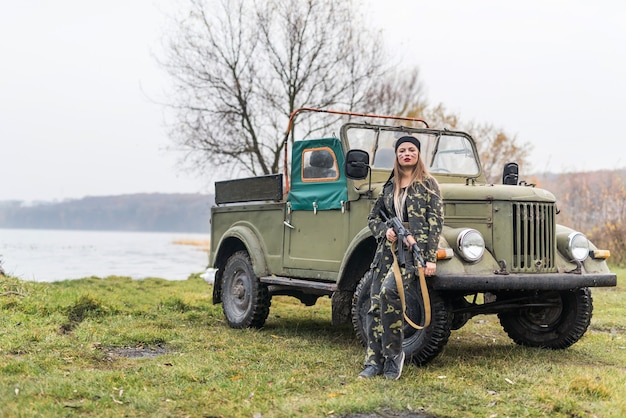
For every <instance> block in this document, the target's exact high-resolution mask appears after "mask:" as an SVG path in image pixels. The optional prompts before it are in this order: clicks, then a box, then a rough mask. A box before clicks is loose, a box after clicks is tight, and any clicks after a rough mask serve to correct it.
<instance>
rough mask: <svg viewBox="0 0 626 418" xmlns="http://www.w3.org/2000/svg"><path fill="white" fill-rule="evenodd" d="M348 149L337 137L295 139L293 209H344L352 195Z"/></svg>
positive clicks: (292, 173) (291, 193)
mask: <svg viewBox="0 0 626 418" xmlns="http://www.w3.org/2000/svg"><path fill="white" fill-rule="evenodd" d="M343 165H344V153H343V147H342V146H341V141H340V140H339V139H337V138H323V139H308V140H303V141H295V142H294V143H293V148H292V158H291V189H290V191H289V195H288V196H287V201H288V202H290V204H291V209H292V210H315V209H317V210H329V209H341V206H342V205H341V204H342V202H344V203H345V202H346V201H347V199H348V191H347V185H346V176H345V173H344V167H343Z"/></svg>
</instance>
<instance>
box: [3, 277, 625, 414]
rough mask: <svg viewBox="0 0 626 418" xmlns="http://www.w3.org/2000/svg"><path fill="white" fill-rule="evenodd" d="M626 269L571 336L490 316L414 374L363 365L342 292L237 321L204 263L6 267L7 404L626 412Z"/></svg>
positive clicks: (169, 410)
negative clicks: (35, 276) (102, 274)
mask: <svg viewBox="0 0 626 418" xmlns="http://www.w3.org/2000/svg"><path fill="white" fill-rule="evenodd" d="M616 271H617V273H618V287H617V288H603V289H593V290H592V294H593V298H594V315H593V319H592V322H591V326H590V328H589V330H588V331H587V333H586V334H585V336H584V337H583V338H582V339H581V340H580V341H579V342H578V343H576V344H574V346H572V347H571V348H569V349H567V350H560V351H551V350H541V349H530V348H524V347H520V346H517V345H516V344H514V343H513V342H512V341H511V340H509V339H508V337H507V336H506V334H505V333H504V332H503V331H502V329H501V327H500V325H499V323H498V320H497V317H495V316H477V317H474V318H473V319H472V320H470V322H469V323H468V324H467V325H465V326H464V327H463V328H461V329H460V330H457V331H453V332H452V336H451V338H450V341H449V343H448V344H447V346H446V348H445V350H444V352H443V353H442V354H441V355H440V356H439V357H437V358H436V359H435V360H434V361H433V362H431V363H430V364H428V365H427V366H425V367H422V368H417V367H415V366H409V367H407V368H405V371H404V373H403V375H402V379H401V380H399V381H386V380H384V379H372V380H367V381H364V380H357V379H356V375H357V374H358V373H359V371H360V370H361V364H362V360H363V349H362V347H361V346H360V345H359V344H358V342H357V341H356V339H355V337H354V334H353V331H352V329H351V327H348V326H346V327H343V328H333V327H332V326H331V325H330V302H329V300H328V299H327V298H324V299H321V300H320V301H319V302H318V303H317V304H316V305H315V306H313V307H305V306H304V305H301V304H300V303H299V302H298V301H296V300H295V299H289V298H285V297H275V298H274V299H273V300H272V308H271V311H270V317H269V318H268V321H267V324H266V326H265V327H264V328H263V329H262V330H233V329H230V328H229V327H228V326H227V325H226V323H225V321H224V319H223V314H222V312H221V305H213V304H212V303H211V291H212V288H211V286H210V285H209V284H207V283H206V282H204V281H203V280H202V279H201V278H200V277H199V276H192V277H191V278H189V279H188V280H185V281H166V280H161V279H146V280H141V281H133V280H130V279H128V278H122V277H108V278H105V279H100V278H95V277H92V278H85V279H82V280H73V281H65V282H55V283H32V282H21V281H18V280H16V279H13V278H7V277H1V276H0V416H2V417H35V416H41V417H57V416H59V417H60V416H79V415H80V416H94V417H96V416H97V417H119V416H126V417H143V416H150V417H187V416H189V417H203V416H204V417H207V416H223V417H257V418H260V417H292V416H305V417H345V416H404V417H409V416H414V417H417V416H436V417H468V416H476V417H519V416H529V417H540V416H550V417H622V416H626V285H625V284H624V280H623V278H624V277H626V270H623V269H621V270H616ZM374 414H375V415H374Z"/></svg>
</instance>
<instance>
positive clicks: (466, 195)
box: [439, 183, 556, 203]
mask: <svg viewBox="0 0 626 418" xmlns="http://www.w3.org/2000/svg"><path fill="white" fill-rule="evenodd" d="M439 187H440V188H441V193H442V194H443V198H444V199H445V200H462V201H468V200H474V201H483V200H500V201H502V200H504V201H515V202H551V203H554V202H556V198H555V197H554V195H553V194H552V193H550V192H549V191H547V190H544V189H539V188H536V187H530V186H508V185H502V184H480V185H471V184H470V185H465V184H450V183H443V184H440V185H439Z"/></svg>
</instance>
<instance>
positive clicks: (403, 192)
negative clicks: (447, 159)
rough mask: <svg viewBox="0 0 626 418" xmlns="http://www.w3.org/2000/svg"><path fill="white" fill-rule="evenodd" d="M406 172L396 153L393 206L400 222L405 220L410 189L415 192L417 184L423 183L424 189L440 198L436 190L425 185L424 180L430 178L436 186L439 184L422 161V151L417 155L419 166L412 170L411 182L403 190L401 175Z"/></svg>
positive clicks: (410, 174)
mask: <svg viewBox="0 0 626 418" xmlns="http://www.w3.org/2000/svg"><path fill="white" fill-rule="evenodd" d="M405 170H406V169H402V168H401V167H400V164H399V163H398V154H397V153H396V158H395V160H394V162H393V185H394V188H393V205H394V208H395V211H396V216H397V217H398V219H400V220H403V218H404V213H403V212H404V205H405V203H406V197H407V195H408V194H409V188H413V189H414V190H415V183H417V182H419V183H422V185H423V186H424V188H425V189H426V190H427V191H428V192H429V193H432V194H434V195H436V196H439V194H438V193H437V192H436V191H435V190H432V189H431V188H430V187H428V186H427V185H426V184H425V183H424V179H426V178H429V179H430V180H431V181H433V182H435V184H436V183H437V180H435V178H434V177H432V176H431V175H430V173H429V172H428V169H427V168H426V164H424V160H423V159H422V153H421V151H418V153H417V164H415V166H414V167H412V168H411V169H410V170H411V172H410V173H409V178H410V179H411V182H410V183H409V185H408V186H407V187H406V188H404V189H402V186H401V185H400V182H401V180H402V176H401V174H402V172H403V171H405Z"/></svg>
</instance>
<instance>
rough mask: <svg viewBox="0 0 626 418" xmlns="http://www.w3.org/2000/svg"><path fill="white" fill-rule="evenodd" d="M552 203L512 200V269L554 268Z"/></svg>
mask: <svg viewBox="0 0 626 418" xmlns="http://www.w3.org/2000/svg"><path fill="white" fill-rule="evenodd" d="M554 218H555V206H554V204H553V203H536V202H531V203H527V202H519V203H513V265H512V266H509V269H510V271H511V272H537V271H546V270H547V271H551V270H552V271H554V257H555V251H556V242H555V234H556V233H555V219H554Z"/></svg>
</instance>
